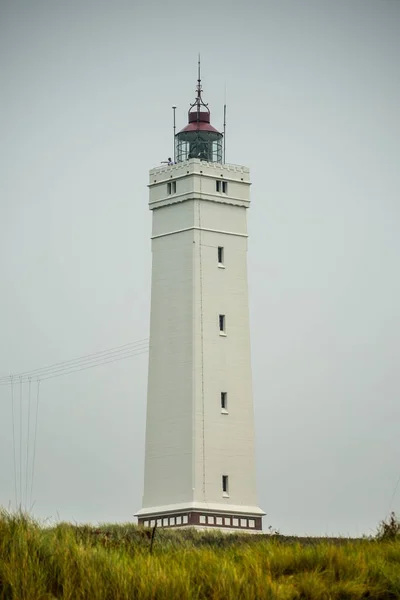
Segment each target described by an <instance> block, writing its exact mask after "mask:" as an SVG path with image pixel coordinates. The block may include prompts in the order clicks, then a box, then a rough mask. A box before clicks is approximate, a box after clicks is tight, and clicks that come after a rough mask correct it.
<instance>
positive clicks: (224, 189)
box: [221, 181, 228, 194]
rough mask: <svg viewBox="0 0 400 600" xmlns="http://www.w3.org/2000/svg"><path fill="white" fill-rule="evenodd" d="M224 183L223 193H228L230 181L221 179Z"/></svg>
mask: <svg viewBox="0 0 400 600" xmlns="http://www.w3.org/2000/svg"><path fill="white" fill-rule="evenodd" d="M221 183H222V193H223V194H227V193H228V182H227V181H221Z"/></svg>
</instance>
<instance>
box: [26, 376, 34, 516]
mask: <svg viewBox="0 0 400 600" xmlns="http://www.w3.org/2000/svg"><path fill="white" fill-rule="evenodd" d="M31 384H32V381H31V379H29V386H28V432H27V440H26V465H25V511H26V509H27V504H28V479H29V441H30V440H29V435H30V428H31Z"/></svg>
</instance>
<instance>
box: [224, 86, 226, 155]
mask: <svg viewBox="0 0 400 600" xmlns="http://www.w3.org/2000/svg"><path fill="white" fill-rule="evenodd" d="M225 162H226V83H225V93H224V164H225Z"/></svg>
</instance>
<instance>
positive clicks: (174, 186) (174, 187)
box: [172, 181, 176, 194]
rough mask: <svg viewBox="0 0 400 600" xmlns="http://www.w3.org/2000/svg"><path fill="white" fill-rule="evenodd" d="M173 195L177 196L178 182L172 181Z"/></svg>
mask: <svg viewBox="0 0 400 600" xmlns="http://www.w3.org/2000/svg"><path fill="white" fill-rule="evenodd" d="M172 193H173V194H176V181H172Z"/></svg>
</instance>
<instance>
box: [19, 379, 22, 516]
mask: <svg viewBox="0 0 400 600" xmlns="http://www.w3.org/2000/svg"><path fill="white" fill-rule="evenodd" d="M21 505H22V378H21V377H20V379H19V507H20V509H21Z"/></svg>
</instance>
